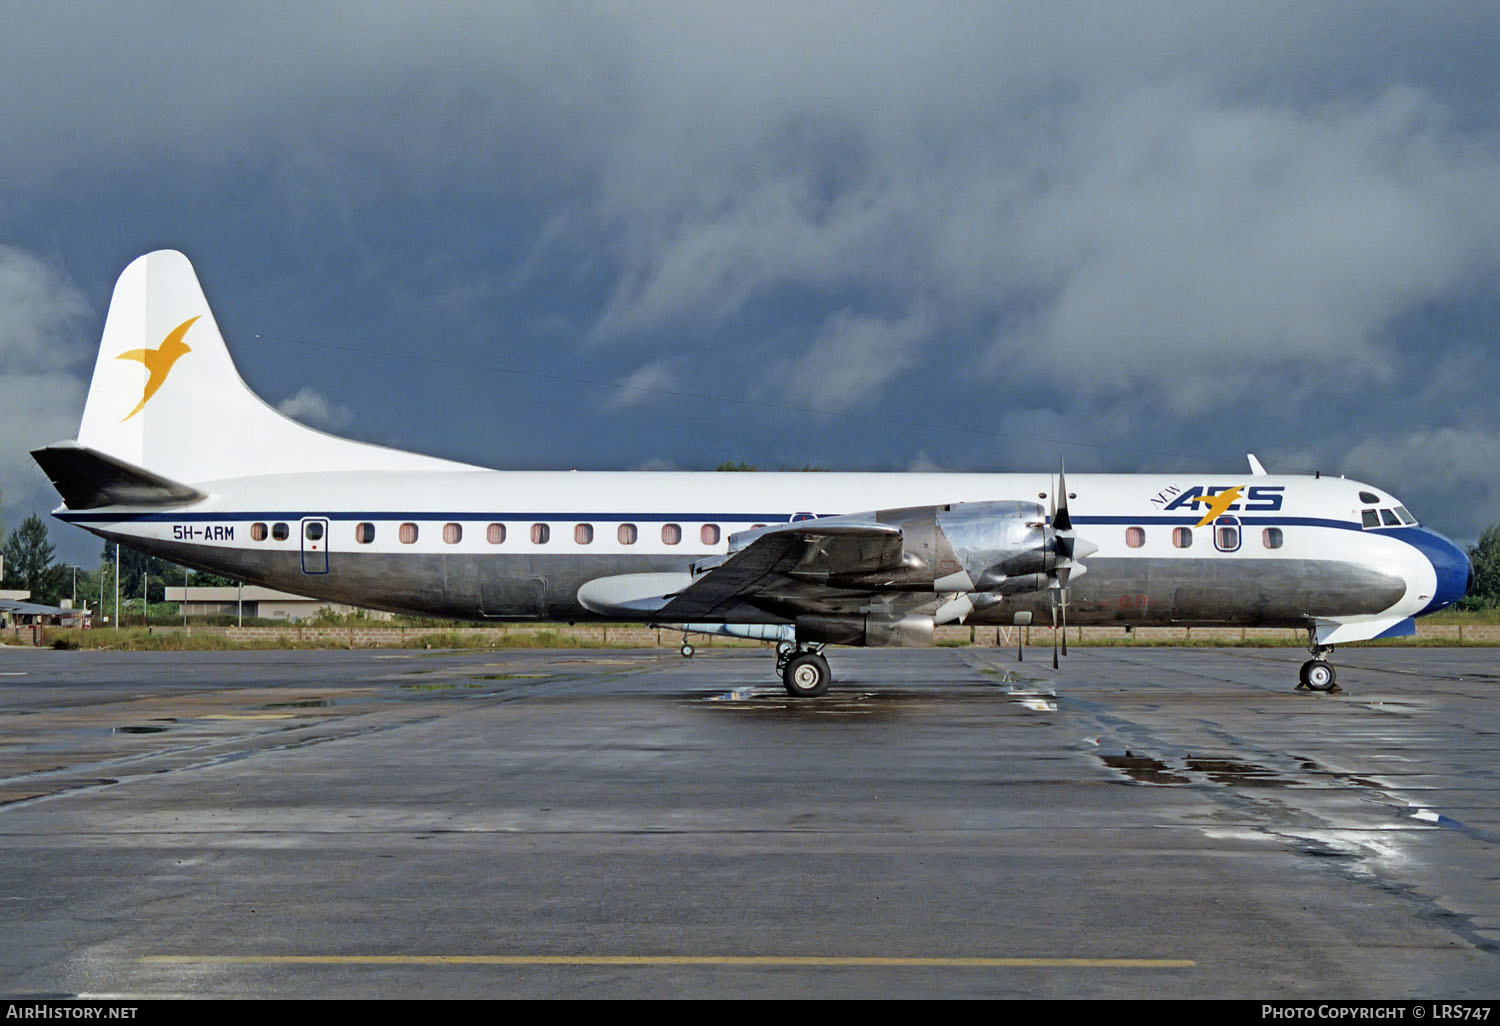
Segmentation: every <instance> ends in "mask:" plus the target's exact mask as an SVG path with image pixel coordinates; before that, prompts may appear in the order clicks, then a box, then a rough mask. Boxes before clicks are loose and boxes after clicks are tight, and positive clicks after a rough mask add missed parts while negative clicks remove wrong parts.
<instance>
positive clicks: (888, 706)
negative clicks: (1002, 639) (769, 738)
mask: <svg viewBox="0 0 1500 1026" xmlns="http://www.w3.org/2000/svg"><path fill="white" fill-rule="evenodd" d="M1028 683H1031V682H1028ZM1035 683H1038V684H1040V683H1043V682H1040V681H1039V682H1035ZM955 686H956V687H958V688H960V689H964V685H963V684H962V683H959V684H956V685H955ZM673 697H678V698H679V699H680V696H673ZM1006 697H1008V698H1009V699H1010V701H1011V702H1012V703H1013V704H1015V705H1018V706H1021V707H1022V708H1025V709H1029V710H1031V711H1033V712H1056V711H1057V700H1056V698H1055V697H1054V695H1053V693H1052V691H1051V689H1050V688H1049V689H1047V690H1046V691H1039V690H1033V689H1031V688H1030V687H1013V688H1007V694H1006ZM955 699H963V700H969V701H974V700H979V701H984V702H992V701H993V693H992V692H976V691H972V690H967V689H964V690H962V691H960V692H955V691H949V690H945V689H943V688H942V687H941V686H924V687H922V688H920V689H911V688H880V689H879V690H876V691H859V690H856V689H854V688H849V687H845V688H842V689H841V688H840V687H839V686H838V685H837V684H835V685H834V686H833V688H832V689H831V690H829V692H828V693H827V694H825V695H820V696H819V697H817V698H792V697H791V696H790V695H788V694H787V693H786V689H785V688H782V687H780V686H778V685H775V684H742V685H740V686H738V687H733V688H730V689H729V690H727V691H711V692H704V693H702V694H700V695H698V696H697V698H695V699H693V703H694V704H699V703H704V704H709V705H713V706H715V707H718V708H729V709H740V710H746V711H754V712H762V713H782V714H786V715H789V716H798V717H802V716H829V715H834V716H840V715H841V716H849V715H856V716H871V715H895V714H899V713H904V712H908V711H910V710H913V709H919V708H921V709H925V708H928V707H932V706H935V705H937V704H939V703H951V702H952V701H954V700H955Z"/></svg>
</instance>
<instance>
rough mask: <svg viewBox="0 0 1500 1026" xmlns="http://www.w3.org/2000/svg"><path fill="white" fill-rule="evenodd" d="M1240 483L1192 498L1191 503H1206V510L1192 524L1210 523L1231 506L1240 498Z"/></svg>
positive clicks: (1197, 525) (1195, 525)
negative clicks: (1212, 493) (1223, 489)
mask: <svg viewBox="0 0 1500 1026" xmlns="http://www.w3.org/2000/svg"><path fill="white" fill-rule="evenodd" d="M1241 487H1242V486H1241V485H1235V486H1234V487H1233V488H1230V489H1227V490H1225V491H1222V492H1219V493H1218V494H1217V495H1201V496H1199V497H1197V498H1195V499H1193V500H1191V501H1192V503H1193V505H1195V506H1196V505H1206V506H1207V507H1208V512H1207V513H1205V514H1203V519H1202V520H1200V521H1198V522H1197V523H1196V524H1194V525H1193V526H1194V527H1202V526H1203V525H1204V524H1207V523H1212V522H1213V520H1214V519H1215V518H1216V517H1218V516H1219V515H1220V514H1222V513H1223V512H1224V511H1225V510H1227V509H1228V508H1229V507H1230V506H1233V505H1234V504H1235V503H1236V502H1238V501H1239V499H1240V488H1241Z"/></svg>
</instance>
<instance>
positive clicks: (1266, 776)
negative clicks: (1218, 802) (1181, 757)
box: [1187, 756, 1289, 787]
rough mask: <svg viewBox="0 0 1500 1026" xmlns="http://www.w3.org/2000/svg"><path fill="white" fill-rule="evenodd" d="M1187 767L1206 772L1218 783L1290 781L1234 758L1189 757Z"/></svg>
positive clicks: (1247, 784) (1274, 783)
mask: <svg viewBox="0 0 1500 1026" xmlns="http://www.w3.org/2000/svg"><path fill="white" fill-rule="evenodd" d="M1187 768H1188V769H1190V770H1192V771H1193V772H1195V773H1206V774H1208V779H1209V780H1212V781H1213V782H1214V783H1216V784H1238V785H1239V786H1241V787H1284V786H1286V784H1287V783H1289V781H1287V780H1286V779H1284V778H1283V777H1281V776H1279V775H1278V774H1276V773H1273V772H1272V771H1271V770H1268V769H1266V768H1265V767H1264V766H1256V765H1255V764H1253V763H1248V762H1238V761H1236V760H1234V759H1194V758H1192V757H1191V756H1189V757H1188V759H1187Z"/></svg>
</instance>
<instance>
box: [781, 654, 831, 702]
mask: <svg viewBox="0 0 1500 1026" xmlns="http://www.w3.org/2000/svg"><path fill="white" fill-rule="evenodd" d="M832 679H833V676H832V674H831V673H830V672H829V669H828V660H827V659H824V658H823V657H822V656H820V655H818V654H817V653H816V652H803V653H802V654H801V655H797V656H793V657H792V658H791V659H789V660H788V661H787V664H786V669H785V670H784V671H782V674H781V682H782V683H783V684H784V685H786V691H787V694H789V695H791V696H792V697H793V698H816V697H818V696H819V695H821V694H823V692H825V691H827V690H828V685H829V683H830V682H831V681H832Z"/></svg>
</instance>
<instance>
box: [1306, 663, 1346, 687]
mask: <svg viewBox="0 0 1500 1026" xmlns="http://www.w3.org/2000/svg"><path fill="white" fill-rule="evenodd" d="M1301 677H1302V683H1303V684H1305V685H1307V687H1308V689H1309V690H1311V691H1332V690H1333V688H1334V685H1335V683H1336V682H1337V677H1338V675H1337V674H1335V673H1334V672H1333V667H1332V666H1331V665H1330V664H1329V663H1328V662H1326V661H1325V660H1322V659H1309V660H1308V661H1307V662H1305V663H1303V664H1302V674H1301Z"/></svg>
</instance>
